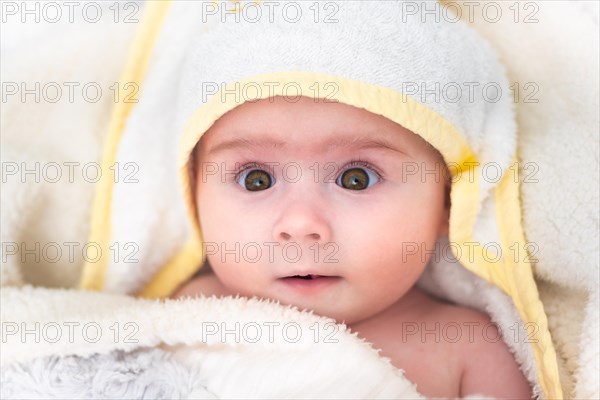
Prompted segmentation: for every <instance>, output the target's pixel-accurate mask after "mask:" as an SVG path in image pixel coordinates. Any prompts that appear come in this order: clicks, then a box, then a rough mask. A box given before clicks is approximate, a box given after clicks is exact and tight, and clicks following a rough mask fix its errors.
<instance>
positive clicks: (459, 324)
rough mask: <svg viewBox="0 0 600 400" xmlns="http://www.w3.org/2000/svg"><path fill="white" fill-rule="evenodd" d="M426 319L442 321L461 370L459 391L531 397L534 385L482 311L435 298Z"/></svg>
mask: <svg viewBox="0 0 600 400" xmlns="http://www.w3.org/2000/svg"><path fill="white" fill-rule="evenodd" d="M424 318H425V319H426V320H430V321H436V323H439V335H440V336H441V339H442V340H443V341H445V342H446V343H451V344H452V346H451V347H453V351H452V353H454V354H456V356H457V358H456V361H457V365H456V367H457V368H458V369H459V370H461V371H462V373H461V379H460V395H461V396H466V395H470V394H485V395H488V396H497V397H515V398H530V397H531V388H530V386H529V383H528V382H527V380H526V379H525V377H524V376H523V373H522V372H521V370H520V369H519V366H518V364H517V362H516V360H515V358H514V355H513V354H512V352H511V350H510V349H509V347H508V345H507V344H506V341H505V339H506V338H503V337H502V333H501V331H500V329H499V328H498V326H497V325H496V324H495V323H494V322H493V321H492V320H491V319H490V317H489V316H488V315H487V314H485V313H482V312H479V311H476V310H473V309H470V308H466V307H460V306H456V305H452V304H447V303H441V302H438V301H435V300H434V303H433V304H431V305H430V312H429V313H428V314H426V315H425V316H424Z"/></svg>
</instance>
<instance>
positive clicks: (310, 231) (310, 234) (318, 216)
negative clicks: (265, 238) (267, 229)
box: [273, 203, 331, 243]
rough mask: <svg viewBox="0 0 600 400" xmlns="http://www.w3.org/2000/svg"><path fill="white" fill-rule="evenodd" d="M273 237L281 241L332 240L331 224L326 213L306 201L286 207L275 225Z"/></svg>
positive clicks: (321, 241) (325, 241)
mask: <svg viewBox="0 0 600 400" xmlns="http://www.w3.org/2000/svg"><path fill="white" fill-rule="evenodd" d="M273 239H275V240H276V241H278V242H279V241H281V242H298V243H302V242H305V243H308V242H320V243H327V242H330V241H331V226H330V225H329V222H328V220H327V218H326V216H325V214H324V213H323V212H322V211H320V210H318V209H316V208H315V207H312V206H311V205H309V204H306V203H304V204H303V203H296V204H292V205H290V206H288V207H285V208H283V209H282V211H281V215H280V217H279V219H278V220H277V222H276V223H275V225H274V227H273Z"/></svg>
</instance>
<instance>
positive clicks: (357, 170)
mask: <svg viewBox="0 0 600 400" xmlns="http://www.w3.org/2000/svg"><path fill="white" fill-rule="evenodd" d="M379 180H380V178H379V176H378V174H377V173H376V172H374V171H372V170H371V169H370V168H366V167H352V168H348V169H346V170H345V171H344V172H342V173H341V174H340V176H338V178H337V180H336V182H335V183H336V184H337V185H339V186H341V187H343V188H344V189H349V190H365V189H366V188H368V187H371V186H373V185H374V184H376V183H377V182H379Z"/></svg>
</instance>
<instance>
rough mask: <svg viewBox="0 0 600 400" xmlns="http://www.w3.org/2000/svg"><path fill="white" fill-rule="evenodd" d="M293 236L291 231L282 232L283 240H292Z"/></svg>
mask: <svg viewBox="0 0 600 400" xmlns="http://www.w3.org/2000/svg"><path fill="white" fill-rule="evenodd" d="M291 237H292V236H291V235H290V234H289V233H285V232H281V238H282V239H283V240H290V238H291Z"/></svg>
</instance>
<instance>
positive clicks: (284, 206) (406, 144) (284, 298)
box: [174, 96, 532, 398]
mask: <svg viewBox="0 0 600 400" xmlns="http://www.w3.org/2000/svg"><path fill="white" fill-rule="evenodd" d="M296 100H297V99H296ZM192 160H193V166H192V168H193V169H194V171H193V174H192V175H195V201H196V207H197V214H198V219H199V221H201V223H200V224H201V230H202V235H203V239H204V241H205V242H206V243H217V244H219V245H220V246H221V250H222V251H221V252H219V253H214V252H213V253H209V254H208V256H207V262H208V266H210V268H206V267H205V268H203V270H202V273H201V274H200V275H197V276H196V277H194V278H193V279H192V280H191V281H189V282H187V283H186V284H184V285H183V286H182V287H180V288H179V290H178V291H177V292H176V293H175V294H174V297H182V296H194V295H199V294H203V295H208V296H209V295H217V296H228V295H238V294H239V295H242V296H248V297H252V296H257V297H260V298H268V299H274V300H278V301H279V302H280V303H282V304H286V305H294V306H297V307H299V308H300V309H308V310H313V311H314V312H315V313H317V314H320V315H324V316H328V317H332V318H334V319H335V320H336V321H338V322H340V323H346V324H347V325H348V326H349V327H350V328H351V329H352V330H353V331H356V332H358V334H359V336H361V337H363V338H364V339H365V340H367V341H368V342H370V343H372V344H373V346H374V347H375V348H379V349H381V350H382V352H381V354H382V355H383V356H387V357H389V358H390V359H391V360H392V363H393V364H394V365H395V366H397V367H398V368H401V369H402V370H404V372H405V375H406V377H407V378H408V379H409V380H411V381H412V382H414V383H415V384H416V385H417V390H418V391H419V392H420V393H422V394H424V395H426V396H428V397H458V396H467V395H475V394H477V395H486V396H491V397H498V398H531V395H532V393H531V388H530V387H529V384H528V382H527V381H526V379H525V378H524V376H523V375H522V373H521V371H520V370H519V368H518V366H517V364H516V362H515V360H514V358H513V356H512V354H511V353H510V351H509V350H508V348H507V346H506V344H505V343H504V342H503V341H502V340H497V341H493V342H492V341H490V340H485V337H492V338H493V337H497V332H492V329H487V332H486V334H485V335H484V334H483V332H482V330H483V329H484V328H486V327H487V328H490V326H492V327H493V329H494V330H495V329H496V328H495V326H494V325H493V324H491V323H490V319H489V317H488V316H486V315H484V314H481V313H479V312H476V311H473V310H471V309H467V308H463V307H458V306H456V305H452V304H449V303H445V302H443V301H441V300H439V299H437V298H434V297H432V296H431V295H429V294H427V293H425V292H424V291H422V290H421V289H419V288H418V287H417V286H415V283H416V282H417V280H418V279H419V277H420V276H421V274H422V273H423V271H424V269H425V267H426V266H427V264H428V262H429V258H430V257H431V254H430V253H431V252H427V251H425V250H426V249H433V248H434V247H435V243H436V241H437V239H438V238H439V237H441V236H446V235H448V220H449V212H450V204H449V203H450V202H449V189H450V188H449V184H448V179H447V178H448V173H447V169H446V164H445V162H444V160H443V158H442V156H441V155H440V153H439V152H438V151H437V150H436V149H435V148H434V147H433V146H431V145H430V144H429V143H427V142H426V141H425V140H423V139H422V138H421V137H420V136H418V135H416V134H414V133H412V132H411V131H409V130H407V129H405V128H403V127H402V126H400V125H398V124H396V123H395V122H393V121H391V120H389V119H387V118H385V117H383V116H380V115H376V114H374V113H371V112H369V111H366V110H364V109H360V108H356V107H353V106H350V105H346V104H344V103H341V102H331V101H325V100H316V99H313V98H308V97H300V99H299V100H298V101H289V99H286V98H284V97H279V96H277V97H271V98H268V99H262V100H260V101H256V102H246V103H244V104H242V105H240V106H238V107H236V108H234V109H233V110H231V111H229V112H227V113H226V114H225V115H224V116H222V117H221V118H219V119H218V120H217V121H216V122H215V123H214V124H213V125H212V127H211V128H210V129H209V130H208V131H207V132H206V133H205V134H204V135H203V137H202V139H201V140H200V141H199V143H198V144H197V146H196V148H195V150H194V153H193V156H192ZM206 165H217V166H219V168H222V169H223V170H226V171H227V173H226V174H224V175H223V174H204V173H203V171H205V169H204V168H203V166H206ZM407 165H412V166H414V165H417V166H418V167H419V168H422V169H424V170H427V171H437V172H438V173H431V172H430V173H427V174H407V173H406V170H405V166H407ZM245 244H253V245H257V246H261V247H262V252H261V253H260V254H261V256H260V257H256V258H254V257H239V256H238V257H237V258H236V257H235V256H234V255H231V254H227V255H225V254H222V253H223V250H224V249H229V250H231V249H236V248H237V249H239V248H240V247H243V246H244V245H245ZM407 244H412V245H415V244H416V245H417V246H419V250H420V251H417V252H414V251H411V252H407V251H406V245H407ZM236 245H237V247H236ZM284 249H285V250H286V251H283V250H284ZM408 324H410V326H413V327H414V326H418V327H419V328H418V329H420V330H423V332H419V333H420V334H417V335H404V334H403V329H405V327H406V326H408ZM444 324H457V325H458V326H460V327H463V328H465V329H464V330H463V332H462V334H461V335H460V338H459V339H458V340H455V341H452V342H451V341H448V340H444V338H443V337H442V338H441V337H440V335H439V330H440V327H441V326H444ZM454 326H456V325H454ZM436 330H437V334H436Z"/></svg>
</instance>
